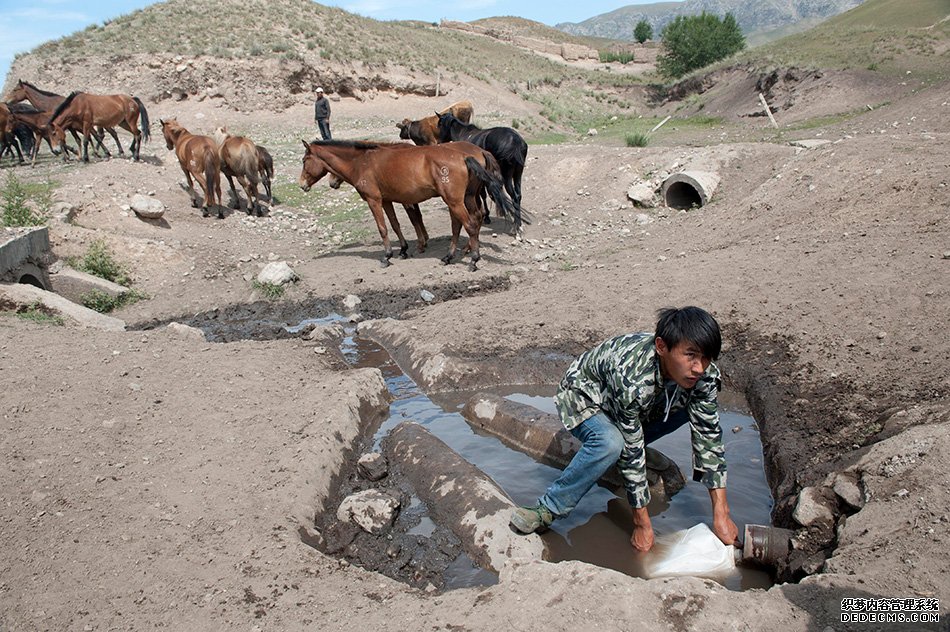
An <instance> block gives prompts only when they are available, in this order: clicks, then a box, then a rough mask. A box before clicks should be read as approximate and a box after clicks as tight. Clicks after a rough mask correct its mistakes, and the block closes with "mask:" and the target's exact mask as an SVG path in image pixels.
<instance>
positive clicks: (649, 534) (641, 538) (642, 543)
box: [630, 507, 653, 553]
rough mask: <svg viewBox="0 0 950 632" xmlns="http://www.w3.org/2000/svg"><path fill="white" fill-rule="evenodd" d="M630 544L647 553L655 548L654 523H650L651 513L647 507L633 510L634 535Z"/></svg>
mask: <svg viewBox="0 0 950 632" xmlns="http://www.w3.org/2000/svg"><path fill="white" fill-rule="evenodd" d="M630 546H632V547H633V548H635V549H636V550H638V551H640V552H641V553H646V552H647V551H649V550H650V549H652V548H653V525H652V524H651V523H650V514H649V513H647V508H646V507H640V508H639V509H634V510H633V535H631V536H630Z"/></svg>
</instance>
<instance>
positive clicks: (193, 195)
mask: <svg viewBox="0 0 950 632" xmlns="http://www.w3.org/2000/svg"><path fill="white" fill-rule="evenodd" d="M181 170H182V171H184V172H185V180H186V181H187V182H188V189H187V193H188V199H190V200H191V208H198V207H199V206H201V198H199V197H198V192H197V191H195V182H194V180H192V179H191V172H190V171H188V170H187V169H185V167H184V166H182V168H181ZM201 216H202V217H207V216H208V214H207V211H206V209H202V211H201Z"/></svg>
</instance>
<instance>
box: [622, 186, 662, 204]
mask: <svg viewBox="0 0 950 632" xmlns="http://www.w3.org/2000/svg"><path fill="white" fill-rule="evenodd" d="M627 198H628V199H629V200H630V201H631V202H633V203H634V204H636V205H637V206H642V207H644V208H653V207H654V206H656V187H654V186H653V185H651V184H649V183H647V182H638V183H637V184H634V185H633V186H631V187H630V188H629V189H627Z"/></svg>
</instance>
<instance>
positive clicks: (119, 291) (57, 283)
mask: <svg viewBox="0 0 950 632" xmlns="http://www.w3.org/2000/svg"><path fill="white" fill-rule="evenodd" d="M49 279H50V283H51V284H52V289H53V291H54V292H56V293H57V294H59V295H60V296H64V297H66V298H67V299H69V300H71V301H73V302H74V303H81V302H82V296H83V294H88V293H90V292H92V291H99V292H103V293H105V294H108V295H109V296H110V297H112V298H118V297H120V296H123V295H125V294H127V293H128V292H129V288H127V287H125V286H124V285H119V284H118V283H113V282H112V281H109V280H106V279H103V278H101V277H97V276H95V275H93V274H87V273H86V272H81V271H79V270H74V269H73V268H70V267H69V266H64V267H62V268H61V269H59V270H58V271H57V272H55V273H53V274H50V276H49Z"/></svg>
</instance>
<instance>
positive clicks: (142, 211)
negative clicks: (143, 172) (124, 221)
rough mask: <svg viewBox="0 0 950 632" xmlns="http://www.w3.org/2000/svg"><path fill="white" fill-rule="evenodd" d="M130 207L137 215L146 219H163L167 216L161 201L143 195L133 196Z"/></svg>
mask: <svg viewBox="0 0 950 632" xmlns="http://www.w3.org/2000/svg"><path fill="white" fill-rule="evenodd" d="M129 205H130V206H131V207H132V210H133V211H134V212H135V214H136V215H138V216H139V217H142V218H144V219H161V217H162V215H164V214H165V205H164V204H162V201H161V200H158V199H156V198H153V197H149V196H147V195H142V194H141V193H136V194H135V195H133V196H132V201H131V202H130V204H129Z"/></svg>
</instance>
